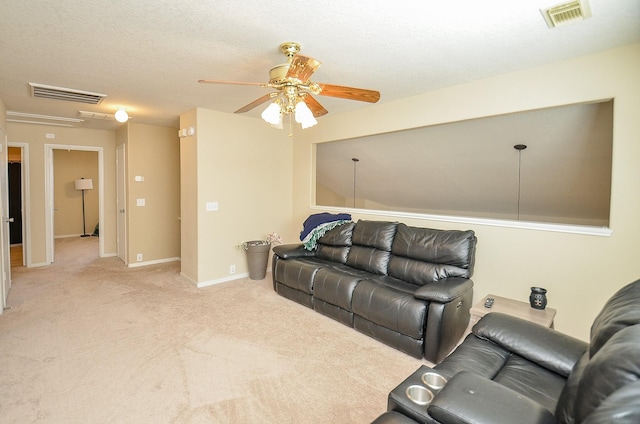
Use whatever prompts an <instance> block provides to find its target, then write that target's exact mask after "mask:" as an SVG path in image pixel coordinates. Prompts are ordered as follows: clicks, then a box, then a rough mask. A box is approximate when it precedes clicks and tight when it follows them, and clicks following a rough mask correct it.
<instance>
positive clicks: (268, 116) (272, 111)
mask: <svg viewBox="0 0 640 424" xmlns="http://www.w3.org/2000/svg"><path fill="white" fill-rule="evenodd" d="M261 116H262V119H264V120H265V121H266V122H267V123H268V124H270V125H271V126H272V127H275V128H278V129H282V107H281V106H280V104H278V103H277V102H273V103H271V104H270V105H269V106H267V108H266V109H265V110H264V111H263V112H262V115H261Z"/></svg>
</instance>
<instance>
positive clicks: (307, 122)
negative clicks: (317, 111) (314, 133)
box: [296, 101, 318, 129]
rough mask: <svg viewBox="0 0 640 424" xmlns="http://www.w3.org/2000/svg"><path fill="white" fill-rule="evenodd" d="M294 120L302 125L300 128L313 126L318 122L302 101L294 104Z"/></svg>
mask: <svg viewBox="0 0 640 424" xmlns="http://www.w3.org/2000/svg"><path fill="white" fill-rule="evenodd" d="M296 122H297V123H299V124H301V125H302V129H306V128H310V127H313V126H314V125H316V124H317V123H318V121H316V118H315V117H314V116H313V113H312V112H311V109H309V106H307V104H306V103H305V102H304V101H300V102H298V103H297V104H296Z"/></svg>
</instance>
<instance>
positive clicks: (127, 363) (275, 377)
mask: <svg viewBox="0 0 640 424" xmlns="http://www.w3.org/2000/svg"><path fill="white" fill-rule="evenodd" d="M97 243H98V239H97V238H93V237H87V238H80V237H78V238H73V239H60V240H58V241H57V242H56V262H55V263H54V264H53V265H51V266H50V267H43V268H33V269H25V268H22V267H18V268H14V269H13V287H12V289H11V292H10V294H9V299H8V303H9V306H10V307H11V309H9V310H6V311H5V313H4V314H3V315H0V370H1V371H0V422H2V423H40V422H42V423H154V424H155V423H253V422H261V423H327V422H330V423H334V424H337V423H369V422H371V421H372V420H373V419H374V418H375V417H377V416H378V415H379V414H381V413H382V412H384V411H385V410H386V403H387V394H388V393H389V391H390V390H391V389H393V387H395V386H396V385H397V384H398V383H400V382H401V381H402V380H403V379H404V378H405V377H406V376H407V375H409V374H410V373H412V372H413V371H415V370H416V369H417V368H418V367H419V366H420V365H422V364H423V363H427V362H424V361H420V360H417V359H415V358H412V357H410V356H407V355H405V354H403V353H401V352H399V351H396V350H395V349H392V348H390V347H387V346H386V345H383V344H381V343H379V342H377V341H375V340H373V339H371V338H369V337H367V336H364V335H362V334H360V333H358V332H357V331H355V330H353V329H350V328H348V327H346V326H344V325H342V324H340V323H338V322H336V321H334V320H332V319H330V318H327V317H325V316H323V315H321V314H318V313H317V312H314V311H312V310H310V309H308V308H306V307H304V306H302V305H299V304H297V303H295V302H292V301H290V300H287V299H285V298H283V297H280V296H278V295H277V294H276V293H275V292H274V291H273V289H272V286H271V275H270V273H268V274H267V278H266V279H265V280H261V281H252V280H248V279H242V280H236V281H231V282H227V283H223V284H218V285H216V286H212V287H208V288H204V289H197V288H195V287H193V286H192V285H191V284H189V283H188V282H186V281H184V280H183V279H181V278H180V276H179V263H169V264H161V265H153V266H147V267H140V268H127V267H125V266H124V264H122V262H120V261H119V260H118V259H117V258H102V259H101V258H99V257H98V248H97ZM427 364H428V363H427Z"/></svg>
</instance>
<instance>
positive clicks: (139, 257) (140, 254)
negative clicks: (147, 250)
mask: <svg viewBox="0 0 640 424" xmlns="http://www.w3.org/2000/svg"><path fill="white" fill-rule="evenodd" d="M136 260H137V261H138V262H140V261H141V260H142V253H138V256H136Z"/></svg>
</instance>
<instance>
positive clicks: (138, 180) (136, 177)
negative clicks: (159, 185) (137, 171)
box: [133, 175, 144, 182]
mask: <svg viewBox="0 0 640 424" xmlns="http://www.w3.org/2000/svg"><path fill="white" fill-rule="evenodd" d="M133 179H134V180H136V181H137V182H140V181H144V177H143V176H141V175H136V176H135V177H133Z"/></svg>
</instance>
